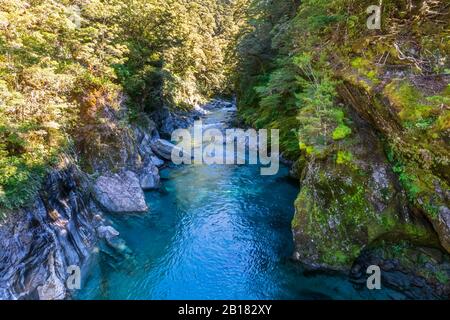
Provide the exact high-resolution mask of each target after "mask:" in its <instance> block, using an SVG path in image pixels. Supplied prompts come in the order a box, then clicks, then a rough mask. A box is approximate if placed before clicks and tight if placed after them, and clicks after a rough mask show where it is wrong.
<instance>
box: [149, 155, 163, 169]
mask: <svg viewBox="0 0 450 320" xmlns="http://www.w3.org/2000/svg"><path fill="white" fill-rule="evenodd" d="M150 161H151V162H152V163H153V164H154V165H155V166H157V167H158V168H159V167H162V166H163V165H164V160H161V159H160V158H158V157H157V156H150Z"/></svg>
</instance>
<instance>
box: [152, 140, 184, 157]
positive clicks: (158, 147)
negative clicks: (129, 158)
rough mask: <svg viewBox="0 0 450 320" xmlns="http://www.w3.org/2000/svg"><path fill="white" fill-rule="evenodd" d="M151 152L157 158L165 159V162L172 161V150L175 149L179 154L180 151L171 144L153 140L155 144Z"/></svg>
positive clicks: (165, 141)
mask: <svg viewBox="0 0 450 320" xmlns="http://www.w3.org/2000/svg"><path fill="white" fill-rule="evenodd" d="M151 147H152V150H153V152H154V153H156V155H157V156H159V157H161V158H163V159H165V160H171V159H172V150H173V149H174V148H177V149H178V151H179V152H181V149H180V148H178V147H177V146H175V145H174V144H173V143H171V142H169V141H167V140H163V139H158V140H155V142H154V143H153V144H152V146H151Z"/></svg>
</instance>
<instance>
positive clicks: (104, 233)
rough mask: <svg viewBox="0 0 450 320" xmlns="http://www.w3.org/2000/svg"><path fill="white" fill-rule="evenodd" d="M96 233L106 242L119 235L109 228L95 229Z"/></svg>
mask: <svg viewBox="0 0 450 320" xmlns="http://www.w3.org/2000/svg"><path fill="white" fill-rule="evenodd" d="M97 233H98V236H99V238H101V239H106V240H110V239H112V238H114V237H117V236H118V235H120V233H119V231H117V230H116V229H114V228H113V227H111V226H100V227H98V228H97Z"/></svg>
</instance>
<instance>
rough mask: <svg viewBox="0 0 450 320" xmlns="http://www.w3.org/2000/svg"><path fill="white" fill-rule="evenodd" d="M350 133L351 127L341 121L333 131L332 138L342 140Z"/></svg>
mask: <svg viewBox="0 0 450 320" xmlns="http://www.w3.org/2000/svg"><path fill="white" fill-rule="evenodd" d="M351 133H352V129H350V128H349V127H347V126H346V125H345V124H343V123H341V124H339V125H338V127H337V128H336V129H334V131H333V140H342V139H345V138H346V137H347V136H349V135H350V134H351Z"/></svg>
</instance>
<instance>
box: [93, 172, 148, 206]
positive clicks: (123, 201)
mask: <svg viewBox="0 0 450 320" xmlns="http://www.w3.org/2000/svg"><path fill="white" fill-rule="evenodd" d="M93 191H94V197H95V199H96V200H97V202H98V203H99V204H100V205H101V206H102V207H103V208H105V209H106V210H107V211H109V212H112V213H131V212H146V211H148V207H147V204H146V203H145V198H144V193H143V191H142V189H141V186H140V183H139V178H138V177H137V175H136V174H135V173H134V172H131V171H125V172H122V173H120V174H115V175H112V176H101V177H99V178H98V179H97V181H96V182H95V185H94V190H93Z"/></svg>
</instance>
